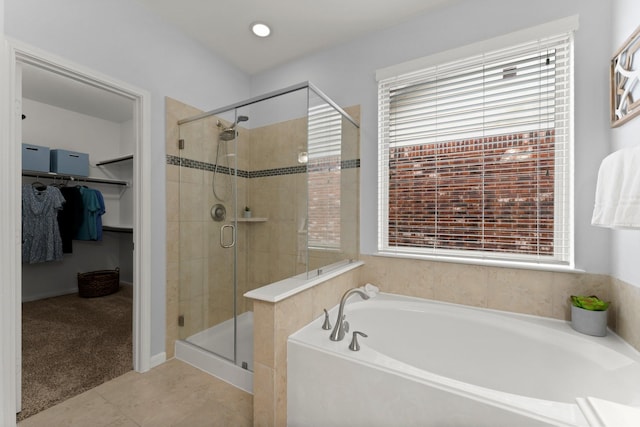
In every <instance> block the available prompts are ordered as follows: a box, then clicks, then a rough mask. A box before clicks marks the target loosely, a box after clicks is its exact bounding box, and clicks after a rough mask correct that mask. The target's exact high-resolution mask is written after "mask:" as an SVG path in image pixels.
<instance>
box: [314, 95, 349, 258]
mask: <svg viewBox="0 0 640 427" xmlns="http://www.w3.org/2000/svg"><path fill="white" fill-rule="evenodd" d="M308 129H309V139H308V148H307V149H308V150H309V151H308V162H307V173H308V175H307V178H308V188H309V198H308V203H309V208H308V212H309V224H308V233H309V234H308V244H309V246H310V247H312V248H324V249H337V248H340V170H341V158H342V156H341V150H342V145H341V144H342V117H341V116H340V113H338V112H337V111H336V110H335V109H334V108H333V107H332V106H330V105H329V104H321V105H318V106H316V107H310V108H309V119H308Z"/></svg>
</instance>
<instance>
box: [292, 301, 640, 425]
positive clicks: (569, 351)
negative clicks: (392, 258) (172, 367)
mask: <svg viewBox="0 0 640 427" xmlns="http://www.w3.org/2000/svg"><path fill="white" fill-rule="evenodd" d="M336 314H337V308H336V307H334V308H333V309H332V310H331V312H330V315H331V322H332V323H334V322H335V317H336ZM345 314H346V318H347V321H349V323H350V326H351V328H350V332H349V333H348V334H347V336H345V339H344V340H343V341H340V342H333V341H330V340H329V333H330V331H325V330H322V329H321V324H322V319H317V320H316V321H314V322H312V323H311V324H309V325H307V326H306V327H304V328H303V329H301V330H300V331H298V332H296V333H295V334H293V335H291V337H289V341H288V356H287V360H288V362H287V363H288V368H287V385H288V392H287V405H288V410H287V419H288V425H290V426H305V427H306V426H327V427H329V426H368V427H370V426H421V427H422V426H439V427H440V426H474V427H479V426H490V427H498V426H509V427H520V426H541V425H557V426H589V423H588V422H587V419H586V418H585V417H584V415H583V413H582V411H581V410H580V408H579V406H578V405H577V403H576V398H584V397H595V398H599V399H604V400H607V401H613V402H617V403H621V404H624V405H629V406H640V355H639V354H638V353H637V352H636V351H635V350H634V349H633V348H632V347H630V346H629V345H628V344H626V343H625V342H624V341H623V340H621V339H620V338H619V337H617V336H616V335H614V334H612V333H609V334H608V335H607V336H606V337H601V338H596V337H590V336H586V335H582V334H579V333H577V332H576V331H574V330H573V329H572V328H571V327H570V325H569V324H568V323H567V322H564V321H558V320H553V319H547V318H541V317H535V316H526V315H518V314H513V313H506V312H500V311H494V310H486V309H476V308H471V307H466V306H461V305H455V304H447V303H440V302H435V301H429V300H423V299H418V298H410V297H403V296H397V295H391V294H380V295H378V296H377V297H376V298H373V299H370V300H367V301H363V300H361V299H360V298H359V297H358V296H352V297H351V298H350V300H349V303H348V304H347V305H346V309H345ZM356 330H359V331H362V332H364V333H366V334H367V335H368V338H359V342H360V344H361V350H360V351H358V352H353V351H350V350H349V349H348V345H349V342H350V340H351V333H352V332H353V331H356ZM637 425H640V424H637Z"/></svg>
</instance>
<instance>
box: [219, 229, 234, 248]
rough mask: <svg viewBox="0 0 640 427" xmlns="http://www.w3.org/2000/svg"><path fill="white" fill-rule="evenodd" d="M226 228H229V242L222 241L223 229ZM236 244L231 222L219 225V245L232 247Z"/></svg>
mask: <svg viewBox="0 0 640 427" xmlns="http://www.w3.org/2000/svg"><path fill="white" fill-rule="evenodd" d="M226 228H230V229H231V243H225V241H224V230H225V229H226ZM235 245H236V227H235V226H234V225H231V224H225V225H223V226H222V227H220V246H222V247H223V248H232V247H234V246H235Z"/></svg>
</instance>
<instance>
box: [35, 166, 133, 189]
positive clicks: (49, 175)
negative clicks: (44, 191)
mask: <svg viewBox="0 0 640 427" xmlns="http://www.w3.org/2000/svg"><path fill="white" fill-rule="evenodd" d="M22 176H29V177H32V178H38V179H40V178H48V179H61V180H63V181H74V182H76V181H77V182H93V183H96V184H111V185H122V186H125V187H128V186H129V182H128V181H120V180H117V179H109V178H91V177H88V176H76V175H60V174H58V173H55V172H38V171H27V170H23V171H22Z"/></svg>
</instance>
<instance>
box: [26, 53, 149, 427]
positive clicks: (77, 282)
mask: <svg viewBox="0 0 640 427" xmlns="http://www.w3.org/2000/svg"><path fill="white" fill-rule="evenodd" d="M19 68H20V71H21V72H20V73H19V76H18V78H19V79H20V80H21V82H19V84H18V87H21V91H22V94H21V96H22V121H21V124H22V126H21V131H20V133H21V137H20V139H21V141H18V142H17V143H18V144H20V147H21V149H22V153H23V154H22V159H23V164H22V169H23V171H22V194H23V196H22V214H23V215H22V222H23V230H22V236H23V243H22V245H23V252H22V288H21V289H22V308H21V310H22V325H21V340H22V354H21V356H22V357H21V359H22V360H21V366H22V372H21V377H22V380H21V386H22V393H21V396H22V412H20V413H19V414H18V419H24V418H27V417H29V416H31V415H33V414H34V413H37V412H39V411H41V410H43V409H46V408H47V407H49V406H52V405H54V404H56V403H59V402H60V401H63V400H66V399H68V398H70V397H72V396H74V395H77V394H80V393H82V392H83V391H86V390H87V389H90V388H93V387H96V386H97V385H99V384H101V383H103V382H105V381H108V380H110V379H112V378H114V377H116V376H119V375H122V374H124V373H126V372H127V371H130V370H132V369H133V356H132V353H133V350H132V318H133V314H132V312H133V309H132V307H133V295H134V292H133V286H134V279H133V278H134V253H133V236H134V230H133V224H134V220H133V216H134V191H133V186H132V181H133V153H134V151H135V141H136V139H135V138H136V128H135V123H134V101H132V100H131V99H130V98H127V97H124V96H122V95H119V94H117V93H114V92H112V91H109V90H106V89H104V88H100V87H96V86H95V85H90V84H87V83H86V82H83V81H80V80H78V79H74V78H71V77H70V76H66V75H61V74H60V73H55V72H53V71H51V70H48V69H45V68H43V67H39V66H37V65H33V64H28V63H24V64H20V67H19ZM65 156H67V157H68V158H67V157H65ZM45 159H46V160H45ZM67 161H68V162H70V163H66V162H67ZM44 199H50V200H48V201H47V202H46V203H44V202H43V200H44ZM41 211H42V212H41ZM46 221H55V223H45V222H46ZM52 224H55V226H53V225H52ZM52 227H57V233H58V234H57V235H56V233H55V232H54V231H56V230H55V229H54V228H52ZM79 286H80V287H79Z"/></svg>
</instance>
